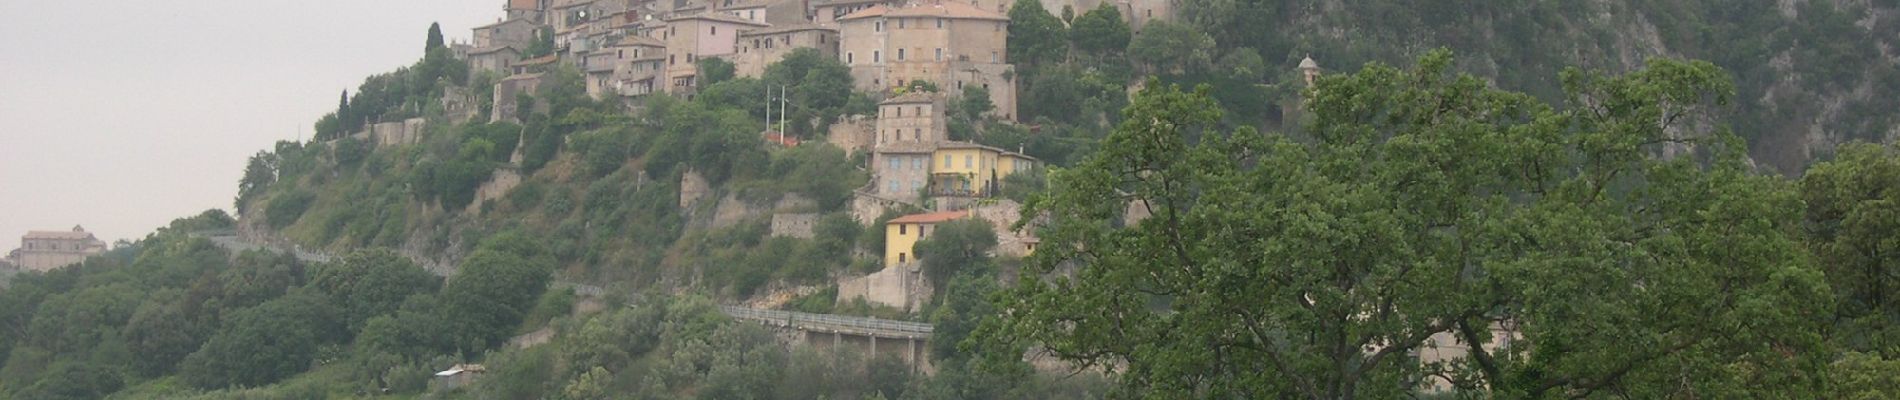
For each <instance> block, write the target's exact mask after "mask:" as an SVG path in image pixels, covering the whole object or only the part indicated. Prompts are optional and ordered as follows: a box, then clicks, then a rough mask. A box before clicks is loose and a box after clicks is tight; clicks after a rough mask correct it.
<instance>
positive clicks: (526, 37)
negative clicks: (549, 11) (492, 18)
mask: <svg viewBox="0 0 1900 400" xmlns="http://www.w3.org/2000/svg"><path fill="white" fill-rule="evenodd" d="M537 29H539V28H538V27H536V26H535V24H534V22H531V21H528V20H526V19H507V20H501V21H496V22H495V23H492V24H488V25H482V26H477V27H475V28H474V29H472V31H473V34H474V37H475V43H474V45H475V51H481V50H482V49H489V48H495V47H514V48H516V49H525V48H528V45H529V44H532V43H534V40H535V36H537V34H536V33H535V32H536V30H537Z"/></svg>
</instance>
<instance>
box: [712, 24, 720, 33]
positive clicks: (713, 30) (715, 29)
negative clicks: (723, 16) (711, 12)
mask: <svg viewBox="0 0 1900 400" xmlns="http://www.w3.org/2000/svg"><path fill="white" fill-rule="evenodd" d="M712 34H713V35H718V34H719V27H717V26H714V27H712Z"/></svg>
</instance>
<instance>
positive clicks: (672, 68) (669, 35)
mask: <svg viewBox="0 0 1900 400" xmlns="http://www.w3.org/2000/svg"><path fill="white" fill-rule="evenodd" d="M767 26H769V25H767V24H765V23H763V22H753V21H751V20H745V19H739V18H737V17H733V16H731V15H727V14H720V13H703V14H696V15H689V16H684V17H673V18H669V19H667V20H666V28H665V30H663V31H662V34H661V37H662V39H663V40H665V41H666V52H667V54H666V74H665V76H666V82H667V85H666V92H667V93H672V94H691V93H694V92H697V91H698V90H699V79H698V75H699V68H698V64H697V63H698V62H699V60H700V59H701V58H706V57H721V56H727V55H731V54H733V53H736V52H737V51H738V41H739V33H740V31H743V30H752V29H759V28H764V27H767Z"/></svg>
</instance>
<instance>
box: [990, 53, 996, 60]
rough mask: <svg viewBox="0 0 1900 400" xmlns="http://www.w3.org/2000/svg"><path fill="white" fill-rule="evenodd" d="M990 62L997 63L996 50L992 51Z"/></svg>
mask: <svg viewBox="0 0 1900 400" xmlns="http://www.w3.org/2000/svg"><path fill="white" fill-rule="evenodd" d="M990 62H996V50H990Z"/></svg>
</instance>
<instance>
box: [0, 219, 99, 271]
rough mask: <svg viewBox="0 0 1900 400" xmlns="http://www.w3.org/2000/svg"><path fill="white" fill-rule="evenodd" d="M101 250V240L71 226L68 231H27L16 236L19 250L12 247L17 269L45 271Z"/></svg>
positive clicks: (72, 262)
mask: <svg viewBox="0 0 1900 400" xmlns="http://www.w3.org/2000/svg"><path fill="white" fill-rule="evenodd" d="M105 251H106V242H105V241H103V240H99V238H97V237H94V236H93V235H92V233H90V232H86V228H84V227H81V226H77V225H75V226H73V229H72V230H70V231H29V232H27V233H26V235H25V236H21V237H20V249H19V250H15V252H16V254H15V255H14V256H13V258H14V263H16V264H18V265H16V266H17V267H18V268H20V269H21V270H26V271H48V270H52V269H55V268H59V267H64V266H67V265H72V264H78V263H79V262H81V261H85V260H86V257H91V256H92V255H94V254H99V253H104V252H105Z"/></svg>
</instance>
